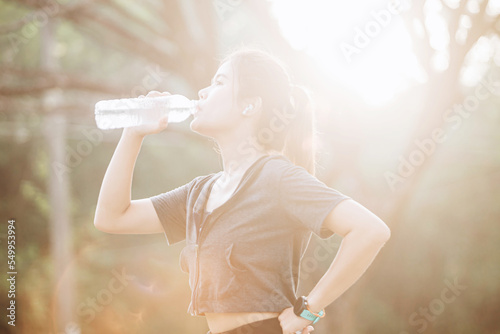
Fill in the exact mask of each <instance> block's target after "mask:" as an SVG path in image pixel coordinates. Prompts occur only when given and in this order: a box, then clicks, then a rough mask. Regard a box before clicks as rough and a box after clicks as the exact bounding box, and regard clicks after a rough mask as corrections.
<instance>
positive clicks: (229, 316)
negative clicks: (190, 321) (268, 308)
mask: <svg viewBox="0 0 500 334" xmlns="http://www.w3.org/2000/svg"><path fill="white" fill-rule="evenodd" d="M278 316H279V313H277V312H250V313H205V317H206V319H207V323H208V328H210V331H211V332H212V333H222V332H225V331H230V330H231V329H235V328H238V327H240V326H243V325H246V324H249V323H251V322H255V321H259V320H265V319H270V318H276V317H278Z"/></svg>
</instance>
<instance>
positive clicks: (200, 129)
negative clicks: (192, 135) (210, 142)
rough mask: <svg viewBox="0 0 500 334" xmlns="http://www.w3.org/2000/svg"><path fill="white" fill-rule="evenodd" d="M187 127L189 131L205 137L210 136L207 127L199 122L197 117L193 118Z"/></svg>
mask: <svg viewBox="0 0 500 334" xmlns="http://www.w3.org/2000/svg"><path fill="white" fill-rule="evenodd" d="M189 127H190V129H191V131H193V132H196V133H197V134H199V135H202V136H205V137H211V135H210V134H209V132H210V131H209V129H207V128H206V127H205V126H203V124H202V123H201V122H199V119H198V118H195V119H193V120H192V121H191V123H189Z"/></svg>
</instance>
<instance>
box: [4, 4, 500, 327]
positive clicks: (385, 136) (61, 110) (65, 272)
mask: <svg viewBox="0 0 500 334" xmlns="http://www.w3.org/2000/svg"><path fill="white" fill-rule="evenodd" d="M499 14H500V1H499V0H482V1H480V0H427V1H425V0H422V1H409V0H408V1H404V0H400V1H397V0H395V1H379V0H376V1H374V0H370V1H368V0H356V1H326V0H324V1H320V0H310V1H295V0H294V1H292V0H288V1H286V0H273V1H272V0H270V1H264V0H252V1H249V0H209V1H193V0H183V1H181V0H177V1H175V0H141V1H132V0H19V1H7V0H0V62H1V65H0V122H1V123H0V146H1V151H0V173H1V179H0V189H1V192H0V196H1V201H0V217H1V223H2V225H1V226H2V227H1V231H0V242H1V247H0V254H1V255H0V259H1V263H2V265H1V267H2V268H3V269H2V270H1V273H0V277H1V282H2V284H1V286H0V301H1V305H2V310H3V311H2V321H1V323H0V332H1V333H57V334H59V333H68V334H69V333H206V331H207V330H208V328H207V326H206V322H205V319H204V318H203V317H191V316H190V315H189V314H187V312H186V310H187V307H188V304H189V296H190V290H189V286H188V277H187V275H186V274H184V273H182V272H181V270H180V267H179V264H178V258H179V253H180V251H181V249H182V248H183V246H184V242H181V243H179V244H176V245H173V246H167V244H166V240H165V237H164V235H162V234H155V235H111V234H106V233H103V232H100V231H98V230H96V229H95V228H94V225H93V215H94V211H95V206H96V201H97V196H98V192H99V187H100V185H101V181H102V178H103V176H104V172H105V170H106V167H107V164H108V163H109V161H110V159H111V156H112V154H113V151H114V149H115V147H116V144H117V142H118V139H119V137H120V134H121V131H120V130H112V131H101V130H99V129H97V127H96V125H95V121H94V105H95V103H96V102H97V101H99V100H103V99H113V98H122V97H136V96H138V95H141V94H145V93H147V92H148V91H151V90H158V91H170V92H172V93H179V94H184V95H186V96H188V97H189V98H193V99H194V98H197V92H198V90H199V89H201V88H203V87H205V86H207V85H209V83H210V79H211V78H212V76H213V74H214V73H215V71H216V69H217V66H218V62H219V60H220V59H221V58H222V56H223V55H224V54H226V53H227V52H228V51H230V50H233V49H234V48H236V47H238V46H241V45H247V46H256V47H260V48H263V49H265V50H267V51H270V52H272V53H273V54H275V55H277V56H278V57H280V58H281V59H283V61H285V62H286V64H287V65H288V66H289V68H290V71H291V73H292V74H293V78H294V80H295V82H297V83H299V84H303V85H306V86H308V87H309V88H310V89H311V91H312V93H313V95H314V98H315V101H316V106H317V110H316V111H317V114H316V118H317V126H318V131H319V139H320V145H319V148H320V152H319V155H318V160H319V168H318V172H317V177H318V178H319V179H320V180H322V181H323V182H325V183H326V184H327V185H329V186H330V187H332V188H335V189H338V190H339V191H341V192H343V193H345V194H347V195H348V196H351V197H352V198H353V199H355V200H357V201H358V202H360V203H361V204H363V205H364V206H366V207H367V208H369V209H370V210H371V211H373V212H374V213H375V214H377V215H378V216H379V217H381V218H382V219H383V220H384V221H385V222H386V223H387V224H388V225H389V226H390V228H391V230H392V238H391V240H390V241H389V242H388V243H387V244H386V246H385V247H384V248H383V250H382V251H381V253H380V254H379V256H378V258H377V259H376V260H375V262H374V264H373V265H372V267H370V269H369V270H368V271H367V272H366V274H365V275H364V276H363V277H362V279H361V280H359V281H358V282H357V283H356V284H355V285H354V286H353V287H352V288H351V289H350V290H349V291H348V292H346V293H345V294H344V295H343V296H342V297H341V298H339V299H338V300H337V301H335V302H334V303H333V304H332V305H330V306H329V307H328V308H327V310H326V312H327V317H325V318H324V319H323V320H321V321H320V322H318V323H317V325H316V331H315V333H384V334H386V333H397V334H408V333H440V334H442V333H500V321H499V320H498V315H499V313H500V287H499V282H500V266H499V263H500V228H499V223H500V205H499V203H500V189H499V184H500V150H499V148H500V131H499V129H500V70H499V65H500V41H499V33H500V16H499ZM220 169H221V163H220V160H219V157H218V155H217V153H216V151H215V150H214V144H213V142H212V141H210V139H208V138H203V137H201V136H199V135H196V134H194V133H192V132H191V131H190V130H189V122H184V123H181V124H171V125H169V128H168V129H167V130H166V131H164V132H163V133H161V134H158V135H154V136H150V137H148V138H146V140H145V142H144V145H143V147H142V151H141V154H140V156H139V159H138V162H137V165H136V168H135V174H134V182H133V198H134V199H138V198H144V197H150V196H153V195H156V194H159V193H162V192H165V191H168V190H170V189H173V188H174V187H177V186H180V185H183V184H185V183H187V182H189V181H190V180H192V179H193V178H194V177H196V176H199V175H205V174H208V173H212V172H216V171H219V170H220ZM9 220H11V223H9ZM14 221H15V222H14ZM9 225H10V226H11V227H10V228H9ZM13 227H15V250H14V251H15V255H14V254H13V253H12V252H11V253H10V254H9V253H8V246H7V243H8V240H12V238H11V239H8V235H9V230H10V231H12V230H13ZM10 233H11V235H12V232H10ZM339 242H340V239H338V238H336V237H333V238H331V239H329V240H319V239H318V238H313V240H312V242H311V244H310V247H309V249H308V252H307V253H306V254H305V256H304V259H303V267H302V282H301V285H300V288H299V290H300V291H299V293H301V294H307V293H308V291H309V290H310V289H311V288H312V286H314V284H315V283H316V282H317V280H319V278H320V277H321V275H322V274H323V273H324V272H325V271H326V269H327V268H328V266H329V264H330V263H331V260H332V259H333V257H334V255H335V252H336V250H337V249H338V246H339ZM11 248H12V247H11ZM11 250H13V249H11ZM9 255H10V258H9ZM14 256H15V257H14ZM12 260H15V267H13V268H9V267H8V266H7V263H8V262H7V261H12ZM14 269H15V271H16V272H17V274H16V275H15V297H14V296H12V295H11V294H9V290H11V289H12V286H11V285H10V283H11V282H10V281H7V278H9V277H10V276H11V275H9V274H7V273H8V272H11V271H13V270H14ZM12 300H15V306H16V309H15V327H14V326H11V325H9V324H8V322H9V321H12V318H10V319H9V317H7V315H9V314H11V311H9V310H7V307H9V305H10V303H11V301H12Z"/></svg>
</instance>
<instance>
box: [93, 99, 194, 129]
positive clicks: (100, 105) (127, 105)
mask: <svg viewBox="0 0 500 334" xmlns="http://www.w3.org/2000/svg"><path fill="white" fill-rule="evenodd" d="M197 102H198V101H196V100H189V99H188V98H187V97H185V96H182V95H168V96H158V97H144V98H130V99H117V100H105V101H99V102H97V103H96V105H95V120H96V123H97V127H98V128H99V129H102V130H107V129H118V128H127V127H131V126H136V125H142V124H151V123H156V122H158V120H159V119H160V118H161V117H162V116H164V115H168V122H169V123H178V122H183V121H185V120H186V119H187V118H188V117H189V116H190V115H192V114H194V113H195V112H196V105H197Z"/></svg>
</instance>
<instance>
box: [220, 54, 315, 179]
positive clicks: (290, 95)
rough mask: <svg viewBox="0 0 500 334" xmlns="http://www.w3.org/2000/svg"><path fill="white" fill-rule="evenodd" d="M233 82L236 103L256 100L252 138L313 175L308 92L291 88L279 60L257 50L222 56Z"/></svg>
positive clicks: (312, 117)
mask: <svg viewBox="0 0 500 334" xmlns="http://www.w3.org/2000/svg"><path fill="white" fill-rule="evenodd" d="M226 61H230V62H231V64H232V66H233V69H234V73H235V81H237V82H238V87H239V89H238V92H237V96H236V99H237V101H242V100H244V99H246V98H255V97H260V98H261V99H262V113H261V117H260V119H259V120H258V123H257V128H256V134H257V141H258V143H259V144H260V145H261V146H263V148H264V149H266V150H271V151H278V152H280V153H282V154H284V155H285V156H286V157H287V158H288V159H289V160H290V161H291V162H293V163H294V164H295V165H297V166H301V167H304V168H305V169H306V170H307V171H308V172H309V173H310V174H312V175H314V173H315V128H314V113H313V108H312V106H311V99H310V97H309V94H308V92H307V91H306V90H305V89H304V88H303V87H299V86H296V85H294V84H293V83H292V82H291V79H290V76H289V74H288V72H287V70H286V68H285V66H284V65H283V64H282V63H281V61H280V60H279V59H277V58H276V57H274V56H272V55H271V54H269V53H266V52H264V51H261V50H256V49H239V50H237V51H234V52H232V53H231V54H229V55H228V56H226V57H225V58H224V59H223V60H222V63H224V62H226Z"/></svg>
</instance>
